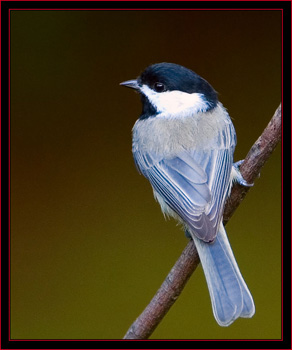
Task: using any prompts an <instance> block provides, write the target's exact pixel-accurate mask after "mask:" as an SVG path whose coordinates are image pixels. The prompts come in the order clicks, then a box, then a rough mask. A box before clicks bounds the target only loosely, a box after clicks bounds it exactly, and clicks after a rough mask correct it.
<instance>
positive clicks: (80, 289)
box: [11, 11, 281, 339]
mask: <svg viewBox="0 0 292 350" xmlns="http://www.w3.org/2000/svg"><path fill="white" fill-rule="evenodd" d="M162 61H166V62H175V63H178V64H182V65H184V66H186V67H188V68H191V69H193V70H194V71H196V72H197V73H198V74H200V75H201V76H203V77H204V78H205V79H206V80H208V81H209V82H210V83H211V84H212V85H213V87H214V88H215V89H216V90H217V91H218V93H219V99H220V100H221V102H222V103H223V104H224V105H225V106H226V107H227V109H228V111H229V113H230V115H231V117H232V119H233V122H234V125H235V128H236V130H237V137H238V145H237V149H236V152H235V160H239V159H243V158H244V157H245V155H246V154H247V152H248V150H249V148H250V147H251V145H252V144H253V142H254V141H255V140H256V139H257V137H258V136H259V135H260V134H261V132H262V130H263V129H264V128H265V127H266V125H267V123H268V122H269V120H270V118H271V117H272V115H273V113H274V111H275V110H276V108H277V107H278V105H279V103H280V101H281V12H280V11H12V12H11V337H12V339H119V338H122V337H123V335H124V334H125V332H126V331H127V329H128V327H129V326H130V324H131V323H132V322H133V321H134V320H135V318H136V317H137V316H138V315H139V314H140V313H141V311H142V310H143V309H144V307H145V306H146V305H147V304H148V302H149V301H150V299H151V298H152V296H153V295H154V294H155V292H156V290H157V289H158V287H159V286H160V284H161V283H162V282H163V280H164V278H165V276H166V274H167V273H168V272H169V270H170V269H171V267H172V266H173V264H174V263H175V261H176V259H177V258H178V257H179V255H180V253H181V251H182V250H183V248H184V247H185V245H186V244H187V239H186V238H185V236H184V233H183V232H182V230H181V229H180V228H179V227H178V226H176V224H175V222H174V221H173V220H170V221H165V220H164V218H163V215H162V214H161V212H160V208H159V205H158V204H157V203H156V202H155V201H154V199H153V195H152V190H151V188H150V185H149V183H148V182H147V181H146V180H145V179H144V178H143V177H142V176H139V175H138V173H137V171H136V169H135V166H134V162H133V160H132V154H131V129H132V126H133V124H134V122H135V120H136V119H137V117H138V116H139V114H140V111H141V106H140V101H139V97H138V95H137V94H135V93H134V92H133V91H131V90H129V89H125V88H123V87H120V86H119V83H120V82H122V81H124V80H128V79H133V78H135V77H137V76H138V75H139V73H140V72H141V71H142V70H143V69H144V68H145V67H146V66H148V65H149V64H152V63H157V62H162ZM227 232H228V233H229V237H230V241H231V245H232V247H233V250H234V254H235V256H236V258H237V261H238V264H239V266H240V269H241V271H242V274H243V276H244V278H245V280H246V282H247V284H248V286H249V288H250V290H251V292H252V294H253V297H254V300H255V304H256V314H255V316H254V317H253V318H252V319H248V320H247V319H240V320H238V321H236V322H235V323H234V324H232V325H231V326H230V327H228V328H221V327H219V326H218V325H217V323H216V322H215V320H214V318H213V314H212V310H211V303H210V298H209V295H208V291H207V286H206V283H205V279H204V276H203V272H202V269H201V266H199V268H198V269H197V271H196V272H195V273H194V275H193V276H192V278H191V279H190V281H189V282H188V284H187V286H186V287H185V289H184V291H183V293H182V295H181V296H180V298H179V299H178V300H177V302H176V303H175V305H174V306H173V307H172V308H171V310H170V311H169V313H168V314H167V315H166V317H165V318H164V320H163V321H162V323H161V324H160V326H159V327H158V328H157V329H156V331H155V332H154V334H153V335H152V337H151V339H158V338H161V339H182V338H185V339H219V338H221V339H225V338H228V339H278V338H280V337H281V149H280V146H278V147H277V149H276V151H275V153H274V154H273V155H272V157H271V158H270V160H269V161H268V163H267V164H266V165H265V167H264V169H263V170H262V172H261V177H260V178H259V179H258V180H257V181H256V184H255V186H254V188H253V189H252V190H251V191H250V192H249V194H248V196H247V197H246V199H245V200H244V201H243V202H242V204H241V205H240V207H239V208H238V210H237V211H236V213H235V215H234V216H233V218H232V220H231V221H230V222H229V223H228V225H227Z"/></svg>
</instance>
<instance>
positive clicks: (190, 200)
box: [121, 63, 255, 326]
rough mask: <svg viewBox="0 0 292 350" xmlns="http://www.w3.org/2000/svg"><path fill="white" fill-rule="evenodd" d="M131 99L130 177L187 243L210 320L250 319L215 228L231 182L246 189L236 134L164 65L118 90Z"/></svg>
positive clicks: (182, 74) (210, 95)
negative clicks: (142, 180)
mask: <svg viewBox="0 0 292 350" xmlns="http://www.w3.org/2000/svg"><path fill="white" fill-rule="evenodd" d="M121 85H123V86H126V87H130V88H133V89H135V90H136V91H138V92H139V94H140V96H141V100H142V105H143V109H142V113H141V115H140V117H139V119H138V120H137V121H136V123H135V125H134V127H133V142H132V151H133V156H134V160H135V163H136V166H137V168H138V171H139V172H140V173H142V174H143V175H144V176H145V177H146V178H147V179H148V180H149V181H150V184H151V185H152V187H153V192H154V197H155V198H156V200H157V201H158V203H159V204H160V206H161V209H162V212H163V213H164V214H165V215H166V216H172V217H174V218H175V219H177V220H178V221H179V222H181V223H182V224H183V226H184V228H185V231H186V235H187V236H188V237H191V238H192V239H193V240H194V243H195V245H196V248H197V250H198V253H199V256H200V260H201V263H202V266H203V270H204V273H205V277H206V280H207V284H208V289H209V293H210V297H211V302H212V308H213V313H214V317H215V319H216V321H217V322H218V324H219V325H220V326H229V325H230V324H231V323H232V322H233V321H234V320H236V319H237V318H238V317H252V316H253V315H254V313H255V306H254V302H253V299H252V296H251V294H250V292H249V290H248V287H247V285H246V284H245V282H244V280H243V278H242V276H241V273H240V271H239V268H238V266H237V263H236V260H235V258H234V255H233V253H232V250H231V247H230V244H229V242H228V239H227V235H226V232H225V229H224V226H223V223H222V216H223V209H224V203H225V200H226V198H227V196H228V195H229V193H230V189H231V186H232V182H233V181H234V180H235V181H238V182H239V183H241V184H242V185H245V186H249V185H248V184H247V183H246V182H245V180H244V179H243V178H242V176H241V174H240V172H239V170H238V166H239V164H240V162H238V163H236V164H233V152H234V148H235V145H236V133H235V130H234V126H233V124H232V122H231V119H230V117H229V115H228V113H227V111H226V109H225V108H224V107H223V105H222V104H221V103H220V102H219V101H218V98H217V93H216V91H215V90H214V89H213V87H212V86H211V85H210V84H209V83H208V82H207V81H206V80H204V79H203V78H201V77H200V76H199V75H197V74H196V73H194V72H193V71H191V70H189V69H187V68H185V67H182V66H180V65H177V64H172V63H158V64H154V65H151V66H149V67H147V68H146V69H145V70H144V72H143V73H142V74H141V75H140V76H139V77H138V78H137V79H136V80H129V81H125V82H123V83H121Z"/></svg>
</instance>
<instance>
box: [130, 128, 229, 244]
mask: <svg viewBox="0 0 292 350" xmlns="http://www.w3.org/2000/svg"><path fill="white" fill-rule="evenodd" d="M228 132H229V130H228V129H227V130H225V132H223V133H222V137H220V138H219V139H220V146H219V145H218V147H217V148H216V147H214V148H213V149H211V150H201V151H198V150H191V151H183V152H180V153H179V154H176V156H174V157H173V158H171V159H169V158H166V159H164V158H163V157H162V156H160V155H157V154H152V153H147V152H143V153H142V152H140V151H139V150H138V149H135V150H134V151H133V155H134V159H135V163H136V165H137V167H138V169H139V170H140V172H141V173H142V174H143V175H144V176H145V177H146V178H148V179H149V181H150V183H151V185H152V187H153V189H154V191H155V192H156V193H158V194H159V195H160V196H161V197H162V199H163V201H164V202H165V203H166V204H167V205H168V206H169V207H170V208H171V209H172V210H173V211H174V212H175V213H176V214H177V215H178V216H179V217H180V218H181V220H182V221H183V222H184V223H185V224H186V225H187V228H188V229H189V230H192V232H193V233H194V234H195V235H196V236H197V237H198V238H199V239H202V240H204V241H212V240H214V238H215V237H216V234H217V231H218V227H219V224H220V221H221V218H222V213H223V208H224V202H225V199H226V195H227V192H228V186H229V185H230V174H231V167H232V160H233V151H234V146H235V141H234V139H232V138H231V137H230V136H229V135H228ZM162 209H163V208H162Z"/></svg>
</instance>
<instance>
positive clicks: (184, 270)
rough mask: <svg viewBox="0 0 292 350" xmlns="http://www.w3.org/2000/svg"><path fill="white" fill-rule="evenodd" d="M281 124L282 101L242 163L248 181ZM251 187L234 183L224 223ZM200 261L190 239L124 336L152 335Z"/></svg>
mask: <svg viewBox="0 0 292 350" xmlns="http://www.w3.org/2000/svg"><path fill="white" fill-rule="evenodd" d="M281 125H282V123H281V105H280V106H279V107H278V108H277V110H276V112H275V114H274V116H273V118H272V119H271V121H270V122H269V124H268V125H267V127H266V128H265V130H264V131H263V133H262V135H261V136H260V137H259V138H258V139H257V141H256V142H255V143H254V145H253V146H252V148H251V149H250V151H249V152H248V154H247V156H246V158H245V159H244V161H243V163H242V164H241V166H240V172H241V174H242V176H243V178H244V179H245V180H246V181H247V182H248V183H253V182H254V181H255V179H256V178H257V177H258V176H259V174H260V170H261V168H262V167H263V165H264V164H265V162H266V161H267V160H268V159H269V157H270V156H271V154H272V152H273V151H274V149H275V147H276V146H277V144H278V143H279V141H280V140H281V131H282V130H281V129H282V127H281ZM249 189H250V187H243V186H240V185H238V184H235V185H234V186H233V187H232V191H231V195H230V197H229V199H228V200H227V202H226V205H225V209H224V216H223V222H224V224H226V223H227V222H228V220H229V219H230V218H231V216H232V215H233V213H234V211H235V210H236V208H237V207H238V206H239V204H240V203H241V201H242V200H243V198H244V197H245V195H246V194H247V192H248V191H249ZM199 263H200V259H199V256H198V253H197V250H196V248H195V245H194V243H193V241H190V242H189V243H188V245H187V246H186V248H185V249H184V251H183V252H182V254H181V256H180V257H179V259H178V260H177V262H176V263H175V265H174V266H173V268H172V269H171V271H170V272H169V274H168V275H167V277H166V279H165V281H164V282H163V284H162V285H161V287H160V288H159V290H158V291H157V293H156V294H155V296H154V297H153V299H152V300H151V302H150V303H149V304H148V306H147V307H146V308H145V310H144V311H143V312H142V314H141V315H140V316H139V317H138V318H137V319H136V321H135V322H134V323H133V324H132V325H131V327H130V328H129V330H128V332H127V333H126V335H125V336H124V339H148V338H149V336H150V335H151V334H152V333H153V332H154V330H155V328H156V327H157V326H158V324H159V323H160V321H161V320H162V319H163V317H164V316H165V314H166V313H167V311H168V310H169V309H170V308H171V306H172V305H173V304H174V302H175V301H176V299H177V298H178V297H179V295H180V293H181V292H182V290H183V288H184V286H185V284H186V283H187V281H188V279H189V278H190V276H191V275H192V273H193V272H194V271H195V269H196V267H197V266H198V265H199Z"/></svg>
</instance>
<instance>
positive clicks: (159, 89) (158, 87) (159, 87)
mask: <svg viewBox="0 0 292 350" xmlns="http://www.w3.org/2000/svg"><path fill="white" fill-rule="evenodd" d="M154 90H155V91H156V92H163V91H165V86H164V84H162V83H159V82H157V83H155V84H154Z"/></svg>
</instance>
